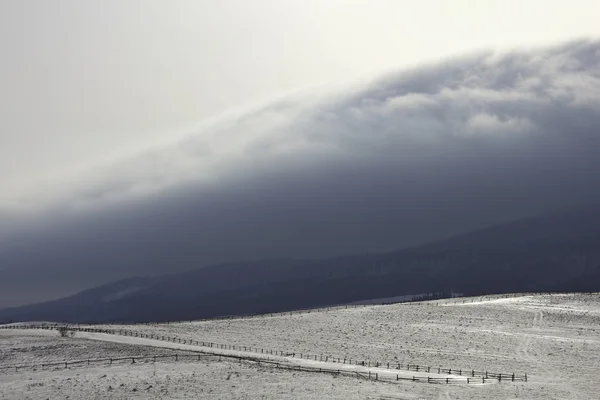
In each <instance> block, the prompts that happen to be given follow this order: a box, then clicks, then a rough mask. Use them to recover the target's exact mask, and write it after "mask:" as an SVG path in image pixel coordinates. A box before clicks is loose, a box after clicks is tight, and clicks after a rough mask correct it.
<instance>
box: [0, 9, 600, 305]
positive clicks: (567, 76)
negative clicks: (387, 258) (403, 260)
mask: <svg viewBox="0 0 600 400" xmlns="http://www.w3.org/2000/svg"><path fill="white" fill-rule="evenodd" d="M599 11H600V5H599V4H598V3H597V2H595V1H573V0H572V1H568V2H551V1H534V0H529V1H507V0H504V1H452V2H450V1H419V2H413V1H410V2H409V1H406V2H403V1H389V2H388V1H373V0H371V1H364V2H362V1H361V2H359V1H350V0H345V1H339V2H336V1H306V0H303V1H297V2H294V1H271V2H267V1H258V0H257V1H252V2H250V1H219V2H217V1H214V2H199V1H190V2H184V1H178V2H166V1H165V2H151V1H139V2H135V1H126V2H124V1H114V2H110V1H101V2H100V1H99V2H92V1H88V2H81V1H72V2H66V1H54V2H46V1H38V2H33V1H14V2H8V1H6V2H2V3H0V44H1V49H2V51H3V53H2V61H3V63H2V69H1V70H0V84H1V88H2V90H0V105H1V107H0V113H2V115H1V118H0V184H1V187H0V274H1V276H0V278H1V279H0V307H2V306H8V305H15V304H23V303H27V302H31V301H35V300H43V299H48V298H53V297H57V296H61V295H65V294H68V293H73V292H75V291H77V290H81V289H84V288H87V287H90V286H94V285H98V284H101V283H105V282H109V281H111V280H114V279H118V278H124V277H129V276H134V275H156V274H161V273H169V272H176V271H181V270H186V269H190V268H197V267H199V266H202V265H207V264H209V263H215V262H224V261H230V260H247V259H261V258H270V257H297V258H304V257H331V256H337V255H341V254H348V253H360V252H371V251H386V250H393V249H399V248H403V247H406V246H411V245H416V244H419V243H424V242H427V241H432V240H436V239H440V238H443V237H448V236H451V235H454V234H457V233H461V232H467V231H469V230H473V229H477V228H481V227H484V226H488V225H493V224H498V223H502V222H505V221H508V220H511V219H517V218H521V217H523V216H528V215H533V214H538V213H542V212H546V211H552V210H554V209H556V208H560V207H567V206H577V205H579V204H583V203H594V202H600V186H599V185H598V184H597V182H599V181H600V160H599V159H598V156H597V154H598V148H600V137H599V135H598V132H600V130H599V129H598V127H599V126H600V41H599V40H598V37H600V27H599V26H598V24H597V21H598V20H600V13H599Z"/></svg>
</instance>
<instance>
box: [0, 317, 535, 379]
mask: <svg viewBox="0 0 600 400" xmlns="http://www.w3.org/2000/svg"><path fill="white" fill-rule="evenodd" d="M60 328H63V329H67V330H70V331H76V332H88V333H103V334H110V335H120V336H130V337H139V338H144V339H153V340H161V341H166V342H171V343H179V344H186V345H191V346H198V347H204V348H207V349H219V350H233V351H243V352H250V353H255V354H262V355H274V356H281V357H293V358H301V359H306V360H313V361H324V362H332V363H340V364H350V365H357V366H363V367H375V368H386V369H388V370H390V369H397V370H406V371H416V372H422V373H425V372H427V373H437V374H448V375H460V376H462V377H466V378H469V379H467V381H469V380H470V379H472V380H473V381H475V378H477V379H478V380H483V382H485V380H486V379H494V380H498V381H512V382H516V381H519V382H527V379H528V378H527V374H515V373H499V372H488V371H475V370H473V369H470V370H465V369H459V368H442V367H431V366H423V365H418V364H411V363H407V364H403V363H389V362H387V363H382V362H378V361H370V360H367V361H365V360H358V359H352V358H349V357H344V358H341V357H332V356H329V355H310V354H306V353H296V352H290V351H282V350H272V349H263V348H257V347H251V346H240V345H231V344H221V343H214V342H204V341H199V340H193V339H182V338H178V337H174V336H168V335H159V334H153V333H151V334H147V333H143V332H136V331H129V330H125V329H100V328H84V327H78V326H65V325H58V324H56V325H48V324H41V325H4V326H0V329H47V330H58V329H60ZM202 352H203V353H204V354H210V351H207V350H202ZM218 355H219V356H220V357H233V358H236V359H237V358H239V359H245V360H254V361H256V360H255V359H254V358H252V356H251V355H248V356H244V357H241V356H229V355H223V354H218ZM126 359H131V357H129V358H126ZM259 361H260V362H262V363H269V362H271V361H267V360H264V359H261V360H259ZM276 364H277V366H278V367H280V365H279V364H280V363H276ZM294 368H296V366H294ZM302 368H308V367H302ZM332 371H335V370H328V371H320V372H332ZM415 378H418V377H415ZM401 379H405V378H402V377H399V378H398V380H401ZM419 379H422V380H423V379H427V377H421V378H419ZM431 379H438V378H431ZM439 379H441V378H439ZM459 379H460V378H459ZM375 380H377V377H376V379H375ZM417 380H418V379H417ZM422 380H421V381H422ZM461 382H463V383H464V378H463V379H461ZM430 383H437V382H430ZM448 383H450V382H448Z"/></svg>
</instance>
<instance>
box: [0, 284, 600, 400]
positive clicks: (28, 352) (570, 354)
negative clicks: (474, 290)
mask: <svg viewBox="0 0 600 400" xmlns="http://www.w3.org/2000/svg"><path fill="white" fill-rule="evenodd" d="M111 327H114V328H116V329H127V330H131V331H137V332H140V333H144V334H154V335H165V336H171V337H173V336H175V337H178V338H181V339H185V340H187V341H189V340H195V341H205V342H215V343H222V344H228V345H236V346H247V347H253V348H259V349H272V350H283V351H284V352H289V353H303V354H311V355H318V356H319V359H320V355H327V356H330V357H336V358H337V357H340V358H352V359H354V360H356V359H359V360H365V361H367V362H368V361H369V360H370V361H372V362H375V361H378V362H381V363H384V364H387V363H388V362H390V363H392V364H397V363H401V364H406V363H412V364H420V365H422V366H431V367H434V368H437V367H438V366H441V367H444V368H453V369H462V370H471V369H475V370H477V371H490V372H503V373H512V372H516V373H517V374H523V373H527V374H528V377H529V380H528V382H502V383H496V384H486V385H482V384H478V385H473V384H469V385H467V384H453V385H442V384H435V385H434V384H427V383H417V382H406V381H400V382H399V383H395V382H394V383H384V382H373V381H365V380H362V379H359V378H355V377H344V376H333V375H328V374H319V373H308V372H296V371H287V370H278V369H275V368H272V367H265V366H258V365H256V364H254V363H247V362H242V363H239V362H234V361H225V359H223V360H221V361H219V360H218V359H216V358H214V357H202V359H201V361H196V362H181V361H180V362H178V363H174V362H168V361H166V362H159V363H156V364H154V363H138V364H134V365H127V366H124V365H114V366H105V367H88V368H75V369H68V370H62V371H59V370H55V371H36V372H32V371H28V372H10V373H0V399H4V398H6V399H13V398H16V399H20V398H23V399H24V398H32V399H34V398H65V397H66V395H69V396H70V398H136V397H137V398H148V397H150V398H153V397H154V398H261V397H263V398H362V399H365V398H395V399H430V398H434V399H438V398H439V399H598V398H599V397H598V396H599V395H598V393H600V383H598V382H597V380H596V378H597V377H596V375H597V370H598V368H599V367H600V358H599V354H600V295H598V294H594V295H586V294H570V295H558V294H555V295H524V296H516V297H509V298H502V297H494V296H487V297H483V298H474V299H451V300H445V301H434V302H426V303H412V304H397V305H385V306H369V307H364V308H348V309H336V310H333V311H329V312H311V313H302V314H291V315H290V314H282V315H276V316H268V317H259V318H249V319H232V320H216V321H203V322H191V323H176V324H160V325H128V326H122V325H118V326H109V325H104V326H102V328H111ZM188 343H189V342H188ZM157 346H158V347H171V349H162V350H161V349H160V348H157ZM195 348H196V347H195V346H189V345H179V344H176V343H166V342H161V341H157V340H150V339H140V338H131V337H123V336H113V335H102V334H87V333H78V334H77V335H76V337H75V338H73V339H72V338H59V337H58V334H57V333H56V332H55V331H26V330H6V331H2V330H0V365H2V364H13V363H18V362H21V363H30V362H40V361H39V360H42V359H44V360H51V359H56V360H62V359H85V358H97V357H106V356H107V355H108V354H114V355H115V357H116V356H118V355H127V356H130V355H140V354H160V353H159V352H160V351H163V352H168V353H172V352H173V351H175V350H177V351H184V350H194V349H195ZM257 356H258V357H265V356H264V355H257ZM293 362H295V363H299V362H304V363H306V362H308V361H307V360H295V361H293ZM332 365H333V364H332ZM350 367H351V366H343V365H342V368H350ZM352 368H355V367H352ZM380 371H381V373H385V371H384V370H381V369H380ZM432 371H433V370H432ZM398 372H400V371H398ZM400 373H404V374H406V372H400ZM412 373H413V372H410V374H412ZM417 375H423V374H422V373H419V374H417ZM432 376H435V374H432ZM121 385H123V386H121ZM150 386H151V387H150ZM109 387H110V390H109ZM134 389H136V390H135V391H134Z"/></svg>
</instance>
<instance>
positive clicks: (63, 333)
mask: <svg viewBox="0 0 600 400" xmlns="http://www.w3.org/2000/svg"><path fill="white" fill-rule="evenodd" d="M58 334H59V335H60V337H74V336H75V331H74V330H71V329H69V327H67V326H59V327H58Z"/></svg>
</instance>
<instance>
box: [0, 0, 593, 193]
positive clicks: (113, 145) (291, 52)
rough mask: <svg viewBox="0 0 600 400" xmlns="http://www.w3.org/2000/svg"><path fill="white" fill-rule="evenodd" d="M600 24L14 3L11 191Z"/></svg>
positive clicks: (328, 7) (1, 136)
mask: <svg viewBox="0 0 600 400" xmlns="http://www.w3.org/2000/svg"><path fill="white" fill-rule="evenodd" d="M598 20H600V3H598V2H597V1H595V0H584V1H581V0H569V1H550V0H527V1H520V0H514V1H513V0H495V1H489V0H471V1H468V0H456V1H448V0H437V1H436V0H434V1H402V0H390V1H384V0H379V1H377V0H365V1H356V0H328V1H321V0H297V1H293V0H284V1H278V0H270V1H265V0H255V1H246V0H223V1H197V0H191V1H185V0H180V1H175V2H169V1H152V0H129V1H120V0H114V1H113V0H108V1H107V0H101V1H95V0H90V1H79V0H72V1H65V0H55V1H44V0H37V1H35V0H7V1H2V2H0V49H2V68H1V69H0V88H2V89H1V90H0V113H1V117H0V182H2V186H3V188H2V194H1V196H3V197H4V199H5V200H11V201H18V199H19V196H20V195H21V194H22V193H24V192H27V191H29V190H30V189H31V187H32V186H35V185H37V184H38V183H39V182H40V181H42V182H47V181H49V180H53V179H55V178H56V177H57V176H64V175H66V174H67V173H69V172H72V171H73V170H74V169H78V170H80V169H81V170H85V169H86V168H87V167H88V166H89V165H90V164H92V165H96V164H98V163H99V164H102V163H103V162H105V161H107V160H111V159H113V158H115V157H120V156H123V155H127V154H129V153H130V152H135V151H137V149H140V148H145V147H147V146H152V145H154V144H155V143H161V142H164V141H169V140H171V138H173V137H179V136H181V135H183V134H187V133H192V132H194V131H195V130H196V128H197V127H198V126H199V125H200V124H201V123H202V121H203V120H205V119H206V118H208V117H211V116H215V115H218V114H220V113H223V112H226V111H227V110H230V109H232V108H236V107H243V106H252V105H253V104H255V103H256V102H261V101H266V100H269V99H270V98H273V97H279V96H282V95H285V94H288V93H290V92H294V91H297V90H305V89H310V88H311V87H315V86H317V87H318V86H321V85H325V84H330V83H343V82H348V81H352V80H353V79H355V78H361V79H362V78H367V79H368V78H372V77H374V76H375V74H376V73H377V72H379V71H389V70H394V69H398V68H404V67H406V66H410V65H415V64H416V63H418V62H421V61H424V60H429V61H435V60H439V59H440V58H443V57H446V56H456V55H458V54H461V53H464V52H468V51H473V50H484V49H490V48H494V49H498V48H507V47H508V48H509V47H514V46H528V45H534V44H542V43H553V42H556V41H559V40H564V39H571V38H573V37H587V36H590V35H591V36H598V35H600V25H599V24H598V22H597V21H598Z"/></svg>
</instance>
